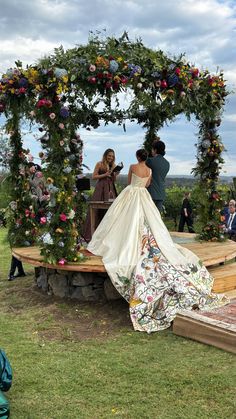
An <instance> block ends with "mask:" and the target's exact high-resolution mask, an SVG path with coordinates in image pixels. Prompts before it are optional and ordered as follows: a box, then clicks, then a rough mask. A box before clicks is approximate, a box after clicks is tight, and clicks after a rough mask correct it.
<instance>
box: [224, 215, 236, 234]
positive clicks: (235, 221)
mask: <svg viewBox="0 0 236 419" xmlns="http://www.w3.org/2000/svg"><path fill="white" fill-rule="evenodd" d="M229 217H230V214H228V215H227V216H226V218H225V224H226V227H228V221H229ZM231 234H232V235H235V234H236V213H235V216H234V219H233V222H232V224H231V229H230V231H229V235H231Z"/></svg>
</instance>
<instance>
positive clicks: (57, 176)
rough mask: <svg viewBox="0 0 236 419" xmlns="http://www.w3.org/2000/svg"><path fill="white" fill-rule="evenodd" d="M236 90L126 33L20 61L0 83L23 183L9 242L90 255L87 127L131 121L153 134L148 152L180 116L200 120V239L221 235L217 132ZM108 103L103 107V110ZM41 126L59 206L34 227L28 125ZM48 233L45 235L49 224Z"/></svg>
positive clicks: (63, 257) (16, 171)
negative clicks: (82, 239) (78, 190)
mask: <svg viewBox="0 0 236 419" xmlns="http://www.w3.org/2000/svg"><path fill="white" fill-rule="evenodd" d="M127 89H130V91H132V92H133V98H132V100H131V102H130V105H129V107H128V109H125V110H124V109H122V108H121V107H120V103H119V95H118V93H119V92H122V91H126V90H127ZM227 94H228V92H227V90H226V86H225V82H224V78H223V73H222V72H220V73H219V74H216V75H212V74H209V72H208V71H207V70H203V71H199V70H198V69H197V68H195V67H193V66H192V65H191V64H189V63H188V62H187V61H186V60H185V58H184V56H183V55H181V56H180V57H178V58H170V57H167V56H166V55H165V54H164V53H163V52H162V51H155V50H152V49H150V48H147V47H145V46H144V45H143V43H142V42H141V40H136V41H135V42H132V41H130V40H129V38H128V35H127V33H124V34H123V36H122V37H121V38H119V39H115V38H106V39H105V40H101V39H99V37H96V36H92V37H91V39H89V41H88V44H87V45H84V46H76V47H75V48H73V49H69V50H67V51H64V49H63V48H62V47H60V48H57V49H55V51H54V54H53V55H51V56H49V57H46V58H44V59H41V60H40V61H39V62H38V64H37V65H30V66H27V67H26V68H23V67H22V64H21V63H20V62H16V67H15V68H14V69H9V70H7V71H6V73H5V74H4V75H3V76H2V79H1V80H0V112H2V113H4V114H5V116H6V118H7V123H6V131H7V133H8V134H9V137H10V143H11V147H12V158H11V161H10V169H11V177H12V181H13V184H14V188H13V201H14V203H15V204H14V205H13V206H12V210H11V217H10V218H11V222H10V229H9V238H10V242H11V244H12V245H14V246H16V245H26V244H28V245H29V244H31V243H32V241H35V237H38V239H39V240H40V241H41V252H42V254H43V256H44V258H45V260H46V261H47V262H50V263H55V262H58V261H59V262H60V263H65V262H66V261H78V260H79V259H80V258H82V255H81V254H78V252H77V235H78V233H77V227H78V226H77V221H78V219H79V217H80V209H81V207H80V205H81V202H80V199H78V195H75V194H74V193H73V192H74V186H75V177H76V175H78V173H80V171H81V157H82V156H81V155H82V141H81V140H80V138H79V137H78V136H76V135H75V133H76V130H77V129H78V128H79V127H81V126H82V127H86V128H88V129H91V128H97V127H98V126H99V124H100V121H101V120H102V121H104V122H105V124H108V123H118V124H120V125H122V124H125V121H126V119H130V120H133V121H137V123H138V124H141V125H142V126H143V127H144V128H145V129H146V137H145V142H144V146H145V147H146V149H147V150H148V151H150V148H151V144H152V140H153V136H154V135H155V134H156V133H157V132H158V130H159V129H160V128H161V127H162V126H163V125H164V124H165V123H168V122H169V121H172V120H174V118H175V117H176V116H177V115H179V114H181V113H182V114H184V115H186V117H187V118H188V119H190V117H191V115H195V117H196V119H197V120H198V121H199V138H198V143H197V163H196V167H195V168H194V169H193V173H194V175H195V176H197V177H198V178H199V186H200V188H201V191H202V202H201V217H202V221H203V230H202V234H201V237H202V238H203V239H207V240H217V239H219V238H220V229H219V196H218V194H217V192H216V190H217V181H218V177H219V170H220V168H221V164H222V163H223V159H222V156H221V153H222V151H223V148H224V147H223V144H222V142H221V139H220V137H219V135H218V133H217V128H218V127H219V125H220V122H221V120H220V115H221V112H222V108H223V105H224V102H225V97H226V96H227ZM98 105H99V106H98ZM24 119H27V120H28V121H31V122H33V121H35V122H36V123H38V124H40V130H41V131H42V137H41V145H42V150H43V151H42V153H41V154H40V157H41V159H42V161H43V162H44V166H45V169H44V172H45V177H46V178H47V179H48V184H49V190H50V201H49V209H48V213H47V214H46V216H45V217H44V219H43V221H42V220H41V224H43V225H40V223H37V222H36V221H35V214H34V208H33V207H32V205H31V203H30V201H29V194H28V190H27V189H28V186H27V185H28V182H27V179H26V174H25V167H24V165H25V164H26V162H27V153H28V151H27V150H24V149H23V144H22V138H21V121H22V120H24ZM41 227H42V228H43V229H42V228H41Z"/></svg>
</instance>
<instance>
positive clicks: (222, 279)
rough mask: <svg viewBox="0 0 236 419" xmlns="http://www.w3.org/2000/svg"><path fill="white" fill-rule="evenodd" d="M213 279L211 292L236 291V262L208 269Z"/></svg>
mask: <svg viewBox="0 0 236 419" xmlns="http://www.w3.org/2000/svg"><path fill="white" fill-rule="evenodd" d="M209 272H210V273H211V275H212V276H213V278H214V285H213V289H212V291H213V292H225V291H230V290H234V289H236V262H234V263H229V264H227V265H221V266H216V267H215V266H214V267H210V268H209Z"/></svg>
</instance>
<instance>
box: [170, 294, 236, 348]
mask: <svg viewBox="0 0 236 419" xmlns="http://www.w3.org/2000/svg"><path fill="white" fill-rule="evenodd" d="M231 296H232V293H231ZM234 297H235V298H233V299H232V300H231V302H230V304H228V305H226V306H223V307H220V308H218V309H215V310H212V311H208V312H197V311H187V310H184V311H182V312H181V313H179V314H177V316H176V318H175V320H174V323H173V332H174V333H175V334H176V335H179V336H183V337H186V338H190V339H193V340H197V341H198V342H202V343H206V344H208V345H212V346H216V347H217V348H220V349H224V350H225V351H228V352H233V353H236V292H234Z"/></svg>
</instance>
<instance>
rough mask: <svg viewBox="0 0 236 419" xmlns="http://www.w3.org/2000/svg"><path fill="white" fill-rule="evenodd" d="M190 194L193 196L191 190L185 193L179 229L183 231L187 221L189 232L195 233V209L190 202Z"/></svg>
mask: <svg viewBox="0 0 236 419" xmlns="http://www.w3.org/2000/svg"><path fill="white" fill-rule="evenodd" d="M190 196H191V194H190V192H185V193H184V199H183V203H182V207H181V212H180V220H179V229H178V231H179V232H181V233H182V232H183V231H184V226H185V223H186V224H187V226H188V231H189V233H195V231H194V229H193V210H192V207H191V203H190Z"/></svg>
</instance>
